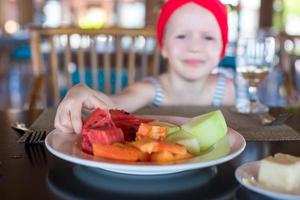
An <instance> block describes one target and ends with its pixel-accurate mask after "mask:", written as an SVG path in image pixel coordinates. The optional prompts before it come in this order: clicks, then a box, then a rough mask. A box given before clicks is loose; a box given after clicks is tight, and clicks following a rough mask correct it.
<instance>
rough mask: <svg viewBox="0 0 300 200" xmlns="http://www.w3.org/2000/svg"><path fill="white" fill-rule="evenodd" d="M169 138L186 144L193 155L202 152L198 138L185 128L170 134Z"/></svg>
mask: <svg viewBox="0 0 300 200" xmlns="http://www.w3.org/2000/svg"><path fill="white" fill-rule="evenodd" d="M167 140H168V141H170V142H174V143H177V144H180V145H182V146H184V147H185V148H186V150H187V151H188V152H190V153H191V154H193V155H199V154H200V144H199V142H198V140H197V138H196V137H195V136H193V135H191V134H190V133H188V132H186V131H184V130H180V131H177V132H175V133H172V134H170V135H168V136H167Z"/></svg>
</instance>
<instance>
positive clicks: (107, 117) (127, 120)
mask: <svg viewBox="0 0 300 200" xmlns="http://www.w3.org/2000/svg"><path fill="white" fill-rule="evenodd" d="M152 121H155V119H149V118H139V117H136V116H135V115H132V114H130V113H128V112H126V111H123V110H117V109H111V110H102V109H100V108H97V109H96V110H95V111H94V112H93V113H91V114H90V115H89V116H88V118H87V119H86V120H85V121H84V123H83V128H82V141H81V147H82V150H83V151H84V152H86V153H89V154H93V153H92V152H93V149H92V144H111V143H115V142H120V143H123V142H125V141H133V140H134V139H135V136H136V132H137V129H138V127H139V125H140V124H141V123H147V122H152Z"/></svg>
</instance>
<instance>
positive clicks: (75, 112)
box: [70, 106, 82, 134]
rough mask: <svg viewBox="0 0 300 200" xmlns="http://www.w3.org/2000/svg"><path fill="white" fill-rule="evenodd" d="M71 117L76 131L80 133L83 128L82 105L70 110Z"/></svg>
mask: <svg viewBox="0 0 300 200" xmlns="http://www.w3.org/2000/svg"><path fill="white" fill-rule="evenodd" d="M70 118H71V124H72V126H73V129H74V131H75V133H77V134H80V133H81V129H82V121H81V106H75V107H74V108H73V109H72V110H71V111H70Z"/></svg>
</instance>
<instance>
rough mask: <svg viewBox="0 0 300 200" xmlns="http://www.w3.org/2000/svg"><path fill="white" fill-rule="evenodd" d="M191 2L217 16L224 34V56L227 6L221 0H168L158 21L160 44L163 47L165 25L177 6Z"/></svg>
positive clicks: (226, 38)
mask: <svg viewBox="0 0 300 200" xmlns="http://www.w3.org/2000/svg"><path fill="white" fill-rule="evenodd" d="M191 2H193V3H195V4H197V5H199V6H201V7H203V8H205V9H207V10H208V11H210V12H211V13H212V14H213V15H214V16H215V18H216V20H217V22H218V24H219V27H220V31H221V34H222V44H223V46H222V51H221V57H224V55H225V49H226V45H227V43H228V24H227V10H226V6H225V5H224V4H222V3H221V2H220V1H219V0H168V1H167V2H166V3H165V4H164V5H163V7H162V9H161V12H160V15H159V17H158V21H157V28H156V31H157V39H158V44H159V46H160V47H162V42H163V35H164V30H165V26H166V24H167V22H168V20H169V18H170V17H171V15H172V14H173V13H174V11H176V10H177V8H179V7H181V6H183V5H184V4H186V3H191Z"/></svg>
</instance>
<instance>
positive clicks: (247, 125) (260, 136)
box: [31, 106, 300, 141]
mask: <svg viewBox="0 0 300 200" xmlns="http://www.w3.org/2000/svg"><path fill="white" fill-rule="evenodd" d="M213 110H215V108H211V107H199V106H191V107H177V106H176V107H175V106H174V107H172V106H171V107H160V108H156V107H146V108H143V109H141V110H139V111H138V112H136V114H147V115H175V116H184V117H194V116H197V115H200V114H203V113H206V112H209V111H213ZM221 110H222V113H223V114H224V116H225V119H226V122H227V125H228V126H229V127H231V128H233V129H234V130H236V131H238V132H239V133H241V134H242V135H243V136H244V138H245V139H246V140H247V141H287V140H300V134H299V133H298V132H297V131H295V130H294V129H293V128H291V127H289V126H287V125H278V126H263V125H262V124H261V119H260V118H259V116H258V115H255V114H240V113H236V112H233V111H232V109H231V108H227V107H224V108H221ZM55 112H56V110H55V109H46V110H44V111H43V113H42V114H41V115H40V116H39V117H38V118H37V120H36V121H35V122H34V123H33V124H32V125H31V128H33V129H42V130H47V131H51V130H53V129H54V126H53V124H54V117H55Z"/></svg>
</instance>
